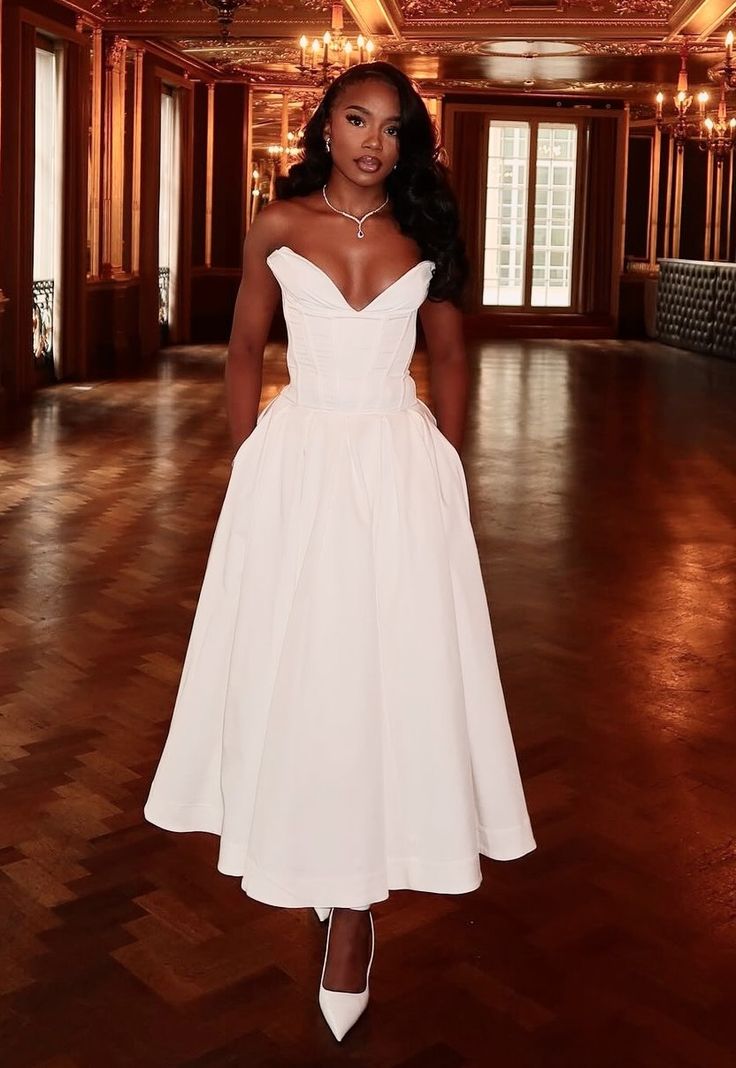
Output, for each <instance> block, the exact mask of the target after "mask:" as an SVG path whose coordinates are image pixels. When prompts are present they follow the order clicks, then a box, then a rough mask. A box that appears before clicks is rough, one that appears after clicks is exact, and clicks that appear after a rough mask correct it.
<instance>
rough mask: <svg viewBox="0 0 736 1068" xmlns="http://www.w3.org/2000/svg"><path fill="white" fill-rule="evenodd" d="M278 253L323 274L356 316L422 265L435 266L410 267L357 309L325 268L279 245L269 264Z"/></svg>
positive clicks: (420, 262) (419, 263) (419, 264)
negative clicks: (301, 262) (294, 257)
mask: <svg viewBox="0 0 736 1068" xmlns="http://www.w3.org/2000/svg"><path fill="white" fill-rule="evenodd" d="M276 252H290V253H291V254H292V256H296V257H297V259H300V260H303V261H304V263H308V264H309V266H310V267H313V268H314V270H315V271H317V273H318V274H321V275H322V277H323V278H326V279H327V281H328V282H329V283H330V285H331V286H332V288H333V289H334V290H335V292H336V293H337V294H338V296H339V297H340V299H341V300H342V302H343V304H344V305H345V307H346V308H349V309H350V311H351V312H353V313H354V314H355V315H362V313H363V312H365V311H368V309H369V308H370V307H371V306H372V305H373V304H375V303H376V301H377V300H379V299H380V298H381V297H383V296H384V295H385V294H386V293H388V292H390V290H392V289H393V288H394V286H396V285H398V284H399V282H402V281H403V280H404V279H405V278H407V277H408V276H409V275H410V274H412V272H413V271H416V269H417V268H418V267H421V266H422V264H425V263H429V264H431V265H432V266H434V260H419V262H418V263H415V264H414V266H413V267H409V269H408V270H406V271H404V273H403V274H400V275H399V277H398V278H395V279H394V280H393V282H391V284H390V285H388V286H386V288H385V289H382V290H381V292H380V293H377V294H376V296H375V297H373V298H372V299H371V300H369V301H368V303H367V304H364V305H363V307H362V308H355V307H353V305H352V304H351V303H350V302H349V301H348V299H347V297H346V296H345V294H344V293H343V291H342V290H341V289H340V287H339V286H338V284H337V282H336V281H335V280H334V278H331V277H330V276H329V274H328V273H327V271H325V270H323V268H322V267H320V266H319V265H318V264H316V263H315V262H314V261H313V260H310V259H308V257H307V256H302V254H301V252H296V251H295V250H294V249H293V248H291V247H290V246H289V245H279V247H278V248H275V249H274V250H273V252H269V254H268V256H266V262H267V263H268V261H269V260H270V259H271V256H273V255H274V253H276Z"/></svg>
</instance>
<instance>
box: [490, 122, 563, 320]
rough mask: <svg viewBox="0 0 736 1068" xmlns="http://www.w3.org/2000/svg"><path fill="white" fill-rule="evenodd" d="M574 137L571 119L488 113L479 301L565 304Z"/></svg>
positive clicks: (547, 305) (517, 304)
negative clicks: (490, 115)
mask: <svg viewBox="0 0 736 1068" xmlns="http://www.w3.org/2000/svg"><path fill="white" fill-rule="evenodd" d="M577 145H578V127H577V125H576V124H575V123H560V122H538V121H536V120H535V121H529V122H525V121H521V120H505V119H504V120H495V119H494V120H491V122H490V128H489V132H488V181H487V193H486V225H485V262H484V274H483V303H484V304H485V305H496V306H500V307H518V308H552V307H555V308H569V307H570V303H571V299H572V285H571V282H572V270H573V249H574V233H575V188H576V176H577ZM531 175H533V176H534V184H533V186H532V187H531V188H530V176H531ZM530 215H531V218H532V220H533V224H532V225H531V226H529V225H528V219H529V216H530Z"/></svg>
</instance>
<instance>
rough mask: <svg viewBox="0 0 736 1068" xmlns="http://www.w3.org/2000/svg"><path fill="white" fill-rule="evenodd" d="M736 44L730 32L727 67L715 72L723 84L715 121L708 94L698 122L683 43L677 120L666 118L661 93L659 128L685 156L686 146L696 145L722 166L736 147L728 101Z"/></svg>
mask: <svg viewBox="0 0 736 1068" xmlns="http://www.w3.org/2000/svg"><path fill="white" fill-rule="evenodd" d="M733 43H734V35H733V32H732V31H730V30H729V32H728V34H727V35H726V55H725V58H724V61H723V64H722V65H721V66H720V67H719V68H717V69H716V70H715V72H714V74H715V76H716V77H718V78H719V79H720V82H721V95H720V101H719V104H718V111H717V113H716V116H715V118H713V117H711V116H710V115H709V114H708V113H707V108H708V103H709V101H710V94H709V93H707V92H705V91H703V92H700V93H698V98H697V100H698V112H697V118H696V117H695V115H693V116H692V117H691V115H690V109H691V108H692V106H693V103H694V97H693V94H692V92H691V91H690V84H689V77H688V70H687V42H685V43H683V46H682V52H681V53H680V58H681V64H680V73H679V76H678V79H677V89H676V91H675V93H674V95H673V98H672V100H673V104H674V107H675V114H674V116H672V117H670V118H665V115H664V99H665V97H664V93H662V92H659V93H657V96H656V98H655V99H656V122H657V127H658V129H660V130H662V129H667V130H668V131H669V132H670V134H671V136H672V139H673V141H674V143H675V145H676V146H677V150H678V152H683V151H684V148H685V144H686V143H687V142H688V141H693V142H694V143H696V144H697V145H698V147H699V148H701V149H702V150H703V151H704V152H713V153H714V155H715V158H716V161H717V163H718V165H719V166H720V165H721V164H722V163H723V161H724V160H725V159H726V158H727V157H728V155H729V154H730V153H731V152H732V151H733V149H734V147H736V118H732V119H730V120H729V118H728V105H727V101H726V89H727V88H729V87H733V85H734V84H735V77H736V74H735V72H734V68H733Z"/></svg>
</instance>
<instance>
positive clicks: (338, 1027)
mask: <svg viewBox="0 0 736 1068" xmlns="http://www.w3.org/2000/svg"><path fill="white" fill-rule="evenodd" d="M334 914H335V910H334V909H330V922H329V924H328V925H327V942H326V944H325V959H324V961H323V962H322V975H321V977H320V981H319V1007H320V1008H321V1010H322V1015H323V1016H324V1018H325V1020H326V1021H327V1023H328V1024H329V1027H330V1030H331V1031H332V1033H333V1035H334V1036H335V1038H336V1039H337V1041H338V1042H341V1041H342V1039H343V1037H344V1036H345V1035H346V1034H347V1032H348V1031H349V1030H350V1028H351V1027H352V1026H353V1024H354V1023H355V1022H356V1021H357V1019H358V1017H359V1016H360V1015H361V1014H362V1012H363V1010H364V1009H365V1007H366V1005H367V1004H368V998H369V990H368V980H369V977H370V974H371V964H372V963H373V952H374V950H375V948H376V932H375V928H374V926H373V913H372V912H370V911H369V912H368V915H369V916H370V918H371V956H370V960H369V961H368V971H367V972H366V976H365V989H364V990H360V991H358V992H357V993H353V992H352V991H350V990H327V989H325V986H324V978H325V968H326V967H327V954H328V952H329V948H330V931H331V930H332V917H333V916H334Z"/></svg>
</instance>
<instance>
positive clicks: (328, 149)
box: [325, 137, 331, 152]
mask: <svg viewBox="0 0 736 1068" xmlns="http://www.w3.org/2000/svg"><path fill="white" fill-rule="evenodd" d="M330 140H331V138H329V137H325V148H326V149H327V151H328V152H329V151H330Z"/></svg>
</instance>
